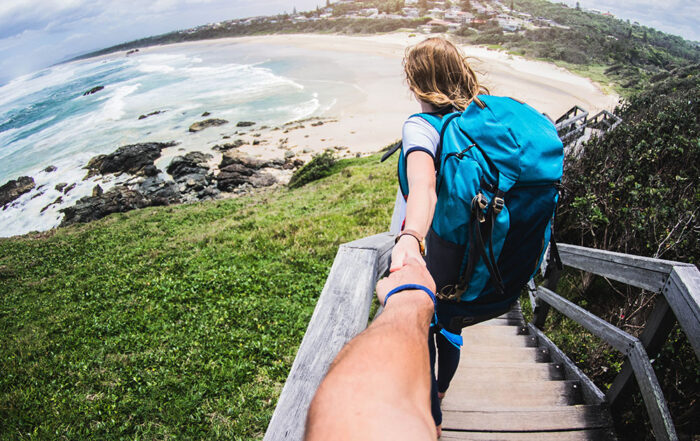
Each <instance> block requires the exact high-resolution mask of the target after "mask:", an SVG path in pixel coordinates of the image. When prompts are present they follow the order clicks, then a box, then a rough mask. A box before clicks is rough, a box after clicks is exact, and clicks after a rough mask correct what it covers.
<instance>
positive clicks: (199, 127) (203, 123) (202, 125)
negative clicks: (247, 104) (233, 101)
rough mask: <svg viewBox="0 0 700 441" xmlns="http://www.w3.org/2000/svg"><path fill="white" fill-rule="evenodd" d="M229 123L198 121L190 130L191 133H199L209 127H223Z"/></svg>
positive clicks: (219, 120)
mask: <svg viewBox="0 0 700 441" xmlns="http://www.w3.org/2000/svg"><path fill="white" fill-rule="evenodd" d="M227 123H228V121H226V120H225V119H218V118H211V119H205V120H204V121H197V122H196V123H194V124H192V125H191V126H190V129H189V130H190V132H199V131H200V130H204V129H206V128H207V127H215V126H221V125H224V124H227Z"/></svg>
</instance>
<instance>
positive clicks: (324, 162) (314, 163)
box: [289, 151, 336, 188]
mask: <svg viewBox="0 0 700 441" xmlns="http://www.w3.org/2000/svg"><path fill="white" fill-rule="evenodd" d="M335 163H336V159H335V155H334V154H333V152H331V151H325V152H323V153H321V154H319V155H315V156H314V157H313V158H312V159H311V161H309V162H308V163H306V164H304V166H303V167H301V168H300V169H299V170H297V171H295V172H294V174H293V175H292V179H290V180H289V188H299V187H301V186H304V185H306V184H308V183H309V182H312V181H316V180H318V179H321V178H325V177H326V176H328V175H330V174H331V171H332V170H333V166H334V165H335Z"/></svg>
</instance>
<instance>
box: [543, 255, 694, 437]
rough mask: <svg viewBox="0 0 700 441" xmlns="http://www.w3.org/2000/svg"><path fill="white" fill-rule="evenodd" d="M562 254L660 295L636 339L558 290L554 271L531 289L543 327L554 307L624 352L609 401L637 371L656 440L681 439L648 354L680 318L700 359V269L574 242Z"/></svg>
mask: <svg viewBox="0 0 700 441" xmlns="http://www.w3.org/2000/svg"><path fill="white" fill-rule="evenodd" d="M559 253H560V256H561V260H562V263H563V264H564V265H566V266H569V267H572V268H577V269H580V270H583V271H586V272H589V273H593V274H597V275H599V276H603V277H606V278H608V279H612V280H616V281H619V282H622V283H626V284H628V285H630V286H634V287H637V288H642V289H645V290H649V291H652V292H656V293H660V294H662V296H659V298H658V299H657V302H656V305H655V307H654V310H653V311H652V313H651V315H650V316H649V318H648V319H647V323H646V327H645V328H644V330H643V331H642V333H641V335H640V337H639V338H637V337H634V336H632V335H630V334H628V333H627V332H624V331H622V330H621V329H619V328H617V327H615V326H613V325H611V324H610V323H608V322H606V321H604V320H603V319H601V318H599V317H597V316H595V315H593V314H591V313H590V312H588V311H586V310H585V309H583V308H581V307H580V306H578V305H575V304H573V303H572V302H570V301H568V300H566V299H564V298H563V297H561V296H559V295H558V294H556V293H555V292H554V291H553V290H554V289H555V288H556V285H557V281H558V279H559V276H560V274H558V273H557V272H556V271H553V272H551V275H550V276H549V279H548V280H547V281H545V284H544V286H540V287H537V288H536V290H534V292H532V297H533V298H532V299H531V300H532V304H533V306H534V308H533V322H532V325H534V326H535V327H537V328H538V329H542V327H543V325H544V321H545V319H546V317H547V313H548V311H549V308H550V306H551V307H553V308H554V309H556V310H558V311H559V312H561V313H562V314H564V315H565V316H567V317H569V318H570V319H571V320H573V321H575V322H576V323H578V324H579V325H581V326H583V327H584V328H586V329H587V330H588V331H590V332H591V333H592V334H594V335H596V336H597V337H599V338H601V339H602V340H604V341H605V342H607V343H608V344H610V345H611V346H612V347H613V348H615V349H616V350H618V351H620V352H621V353H622V354H624V355H625V357H626V362H625V364H624V366H623V368H622V371H621V372H620V373H619V374H618V376H617V377H616V378H615V380H614V382H613V384H612V386H611V387H610V389H609V390H608V392H607V394H606V398H607V401H608V402H609V403H610V405H611V406H614V405H615V403H616V401H617V400H618V399H619V397H620V395H621V393H622V391H623V390H624V389H626V388H627V387H628V385H629V383H630V379H631V376H632V374H634V376H635V378H636V379H637V383H638V385H639V389H640V391H641V394H642V398H643V399H644V404H645V405H646V408H647V411H648V413H649V419H650V421H651V425H652V427H653V429H654V433H655V435H656V438H657V439H660V440H676V439H678V436H677V434H676V430H675V427H674V425H673V421H672V419H671V414H670V413H669V411H668V406H667V404H666V400H665V399H664V396H663V393H662V391H661V388H660V387H659V382H658V380H657V378H656V374H655V373H654V370H653V368H652V366H651V362H650V360H649V355H650V354H651V355H652V356H653V355H655V354H656V353H658V351H659V350H660V349H661V346H662V345H663V343H664V342H665V341H666V339H667V338H668V335H669V333H670V331H671V329H672V328H673V325H674V324H675V322H676V320H677V321H678V323H679V325H680V326H681V328H682V329H683V331H684V332H685V334H686V335H687V337H688V340H689V341H690V344H691V345H692V347H693V349H694V351H695V355H696V356H697V357H700V271H698V269H697V268H696V267H695V266H694V265H692V264H686V263H680V262H672V261H668V260H660V259H651V258H647V257H640V256H631V255H628V254H622V253H614V252H610V251H602V250H595V249H591V248H584V247H580V246H575V245H566V244H560V245H559Z"/></svg>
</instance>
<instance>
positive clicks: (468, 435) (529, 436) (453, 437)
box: [440, 429, 616, 441]
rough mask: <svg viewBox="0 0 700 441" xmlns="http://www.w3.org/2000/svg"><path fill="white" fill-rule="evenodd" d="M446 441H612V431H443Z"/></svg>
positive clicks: (613, 435) (613, 437) (443, 438)
mask: <svg viewBox="0 0 700 441" xmlns="http://www.w3.org/2000/svg"><path fill="white" fill-rule="evenodd" d="M440 439H441V440H445V441H457V440H465V441H612V440H615V439H616V438H615V434H614V433H613V431H612V430H610V429H591V430H567V431H561V432H559V431H557V432H456V431H451V430H450V431H443V432H442V437H441V438H440Z"/></svg>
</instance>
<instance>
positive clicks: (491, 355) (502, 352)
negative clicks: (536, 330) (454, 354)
mask: <svg viewBox="0 0 700 441" xmlns="http://www.w3.org/2000/svg"><path fill="white" fill-rule="evenodd" d="M460 359H461V361H463V362H465V361H467V360H474V361H479V362H483V363H488V362H491V363H496V362H528V361H529V362H534V361H549V351H547V350H546V349H543V348H528V347H505V348H503V347H498V346H496V347H493V346H471V347H469V348H467V349H463V350H462V355H461V357H460Z"/></svg>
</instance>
